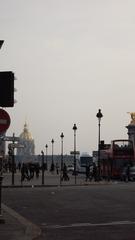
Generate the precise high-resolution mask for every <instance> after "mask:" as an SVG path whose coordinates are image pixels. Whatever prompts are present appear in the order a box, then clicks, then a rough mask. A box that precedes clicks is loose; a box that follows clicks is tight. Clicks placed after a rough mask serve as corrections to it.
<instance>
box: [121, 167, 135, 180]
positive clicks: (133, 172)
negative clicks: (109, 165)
mask: <svg viewBox="0 0 135 240" xmlns="http://www.w3.org/2000/svg"><path fill="white" fill-rule="evenodd" d="M127 175H128V174H127V167H125V168H123V170H122V173H121V180H122V181H127V180H130V181H135V166H132V167H129V179H128V176H127Z"/></svg>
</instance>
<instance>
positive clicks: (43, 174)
mask: <svg viewBox="0 0 135 240" xmlns="http://www.w3.org/2000/svg"><path fill="white" fill-rule="evenodd" d="M41 154H42V185H44V152H43V151H41Z"/></svg>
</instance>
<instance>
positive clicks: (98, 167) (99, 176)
mask: <svg viewBox="0 0 135 240" xmlns="http://www.w3.org/2000/svg"><path fill="white" fill-rule="evenodd" d="M98 120H99V122H98V177H99V179H100V118H99V119H98Z"/></svg>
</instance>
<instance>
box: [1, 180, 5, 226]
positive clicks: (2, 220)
mask: <svg viewBox="0 0 135 240" xmlns="http://www.w3.org/2000/svg"><path fill="white" fill-rule="evenodd" d="M2 180H3V176H0V223H5V220H4V219H3V216H2V208H1V201H2Z"/></svg>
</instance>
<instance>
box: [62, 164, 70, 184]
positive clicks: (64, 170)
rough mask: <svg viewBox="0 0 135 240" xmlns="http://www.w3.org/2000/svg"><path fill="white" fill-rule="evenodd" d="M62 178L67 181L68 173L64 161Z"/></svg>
mask: <svg viewBox="0 0 135 240" xmlns="http://www.w3.org/2000/svg"><path fill="white" fill-rule="evenodd" d="M63 180H64V181H69V176H68V173H67V166H66V164H65V163H64V166H63Z"/></svg>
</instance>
